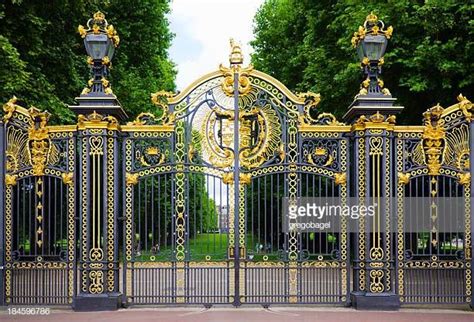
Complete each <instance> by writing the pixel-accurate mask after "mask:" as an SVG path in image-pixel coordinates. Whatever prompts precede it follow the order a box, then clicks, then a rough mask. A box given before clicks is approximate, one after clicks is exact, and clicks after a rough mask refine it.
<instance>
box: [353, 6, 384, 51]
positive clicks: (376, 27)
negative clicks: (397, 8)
mask: <svg viewBox="0 0 474 322" xmlns="http://www.w3.org/2000/svg"><path fill="white" fill-rule="evenodd" d="M379 34H381V35H384V36H385V37H386V38H387V39H390V38H391V37H392V34H393V27H392V26H389V27H388V28H387V29H385V24H384V23H383V21H381V20H379V19H378V17H377V16H376V15H375V14H374V13H373V12H371V13H370V14H369V15H368V16H367V17H366V19H365V22H364V26H359V29H358V30H357V31H356V32H354V36H353V37H352V40H351V43H352V46H353V47H357V46H358V45H359V43H360V42H361V41H362V40H363V39H364V38H365V36H366V35H374V36H375V35H379Z"/></svg>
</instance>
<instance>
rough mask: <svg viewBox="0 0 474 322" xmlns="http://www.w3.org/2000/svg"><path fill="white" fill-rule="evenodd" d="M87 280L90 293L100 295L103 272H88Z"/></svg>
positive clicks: (102, 287)
mask: <svg viewBox="0 0 474 322" xmlns="http://www.w3.org/2000/svg"><path fill="white" fill-rule="evenodd" d="M89 279H90V285H89V292H90V293H92V294H100V293H102V292H104V272H102V271H90V273H89Z"/></svg>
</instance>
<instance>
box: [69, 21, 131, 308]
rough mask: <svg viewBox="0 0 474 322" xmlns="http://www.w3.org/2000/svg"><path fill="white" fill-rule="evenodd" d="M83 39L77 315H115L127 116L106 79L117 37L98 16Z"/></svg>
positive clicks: (118, 296) (119, 300) (76, 109)
mask: <svg viewBox="0 0 474 322" xmlns="http://www.w3.org/2000/svg"><path fill="white" fill-rule="evenodd" d="M78 31H79V34H80V35H81V37H82V38H84V46H85V48H86V51H87V54H88V59H87V62H88V63H89V65H90V67H91V74H92V78H91V79H90V80H89V82H88V84H87V85H88V86H86V87H85V88H84V90H83V91H82V93H81V95H80V96H79V97H77V98H76V100H77V101H78V105H75V106H70V108H71V109H72V110H73V111H74V112H75V113H76V114H78V123H77V130H78V131H77V140H78V142H80V144H79V143H78V146H80V148H78V153H77V157H78V162H80V164H81V165H82V166H81V167H78V169H77V175H76V177H75V180H76V182H77V184H78V187H79V193H78V195H80V196H81V197H80V199H79V206H78V214H79V226H80V227H81V228H80V231H81V234H80V237H79V244H80V252H79V253H80V255H79V256H78V263H77V267H78V279H79V280H80V282H79V283H78V285H77V294H76V296H75V297H74V298H73V308H74V310H76V311H94V310H116V309H117V308H119V307H120V306H121V304H122V301H123V299H122V294H120V293H119V262H118V235H117V231H118V217H119V207H118V202H117V200H118V199H119V198H118V197H119V193H120V188H119V187H120V186H119V184H120V181H119V180H120V179H119V175H118V169H119V168H120V165H119V157H118V153H119V138H118V137H119V135H120V134H119V122H118V121H120V120H124V119H125V118H126V117H127V114H125V111H124V110H123V109H122V107H121V106H120V103H119V102H118V100H117V97H116V96H115V95H114V94H113V92H112V88H111V87H110V83H109V80H107V76H108V75H109V71H110V67H111V62H110V61H111V59H112V57H113V54H114V51H115V48H116V47H117V46H118V44H119V37H118V35H117V32H116V31H115V29H114V27H113V26H112V25H109V24H108V23H107V20H105V15H104V14H103V13H101V12H96V13H95V14H94V16H93V18H91V19H89V21H88V22H87V27H83V26H79V28H78Z"/></svg>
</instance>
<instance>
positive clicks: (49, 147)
mask: <svg viewBox="0 0 474 322" xmlns="http://www.w3.org/2000/svg"><path fill="white" fill-rule="evenodd" d="M4 110H5V112H6V114H5V116H4V118H3V121H4V134H5V142H6V146H5V159H6V160H5V163H6V166H5V170H6V174H5V183H6V189H5V301H6V303H7V304H30V305H31V304H70V303H71V302H72V297H73V295H74V268H75V254H76V235H75V227H76V219H75V207H76V206H75V205H76V199H75V193H76V192H75V185H74V171H75V164H76V163H75V160H76V150H75V137H74V135H75V133H74V131H73V130H70V129H68V128H61V127H50V126H48V125H47V120H48V118H49V115H48V114H47V113H45V112H40V111H39V110H37V109H35V108H31V109H29V110H26V109H25V108H23V107H21V106H19V105H17V102H16V99H12V100H10V101H9V102H8V103H6V104H5V105H4Z"/></svg>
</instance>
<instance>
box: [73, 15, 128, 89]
mask: <svg viewBox="0 0 474 322" xmlns="http://www.w3.org/2000/svg"><path fill="white" fill-rule="evenodd" d="M77 30H78V31H79V34H80V35H81V37H82V38H84V46H85V47H86V51H87V55H89V57H88V59H87V62H88V63H89V64H90V65H91V71H92V78H91V79H90V80H89V83H88V85H89V86H88V87H85V88H84V90H83V91H82V95H96V96H97V95H103V94H107V95H112V89H111V88H110V83H109V81H108V80H107V79H106V77H107V76H108V73H109V68H110V65H111V62H110V61H111V60H112V57H113V55H114V52H115V48H116V47H117V46H118V44H119V42H120V38H119V36H118V35H117V31H116V30H115V28H114V26H112V25H109V24H108V22H107V20H106V19H105V15H104V14H103V13H102V12H100V11H98V12H96V13H95V14H94V16H93V18H91V19H89V20H88V21H87V29H86V28H84V26H82V25H79V27H78V28H77Z"/></svg>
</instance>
